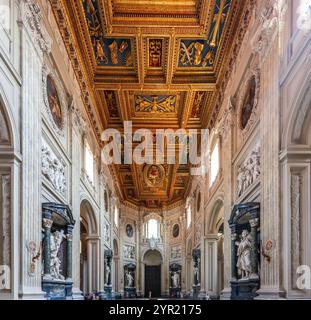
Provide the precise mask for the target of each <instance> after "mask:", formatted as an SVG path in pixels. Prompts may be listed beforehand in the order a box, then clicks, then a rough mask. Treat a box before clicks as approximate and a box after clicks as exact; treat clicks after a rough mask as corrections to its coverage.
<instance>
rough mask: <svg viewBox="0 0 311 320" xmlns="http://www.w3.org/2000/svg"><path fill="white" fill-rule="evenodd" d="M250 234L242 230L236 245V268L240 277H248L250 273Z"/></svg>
mask: <svg viewBox="0 0 311 320" xmlns="http://www.w3.org/2000/svg"><path fill="white" fill-rule="evenodd" d="M251 241H252V238H251V235H250V234H249V232H248V231H247V230H243V232H242V235H241V241H240V242H237V243H236V244H237V246H238V252H237V255H238V262H237V268H238V271H239V274H240V275H242V279H245V278H249V276H250V273H251Z"/></svg>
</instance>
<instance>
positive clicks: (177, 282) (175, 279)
mask: <svg viewBox="0 0 311 320" xmlns="http://www.w3.org/2000/svg"><path fill="white" fill-rule="evenodd" d="M172 281H173V288H179V287H180V278H179V273H178V272H176V271H175V272H174V273H173V275H172Z"/></svg>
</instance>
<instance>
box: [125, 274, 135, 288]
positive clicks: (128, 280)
mask: <svg viewBox="0 0 311 320" xmlns="http://www.w3.org/2000/svg"><path fill="white" fill-rule="evenodd" d="M125 278H126V287H128V288H132V287H133V285H134V277H133V275H132V273H131V272H130V271H126V273H125Z"/></svg>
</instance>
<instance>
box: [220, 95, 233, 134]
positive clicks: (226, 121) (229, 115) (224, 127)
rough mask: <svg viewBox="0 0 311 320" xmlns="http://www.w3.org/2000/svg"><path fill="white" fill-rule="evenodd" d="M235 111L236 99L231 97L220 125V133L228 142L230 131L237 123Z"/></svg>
mask: <svg viewBox="0 0 311 320" xmlns="http://www.w3.org/2000/svg"><path fill="white" fill-rule="evenodd" d="M235 110H236V99H235V98H234V97H231V96H230V97H229V101H228V103H227V104H226V107H225V110H224V112H223V114H222V116H221V117H220V121H219V124H218V128H219V129H218V132H219V134H220V136H221V137H222V139H223V140H226V139H227V137H228V134H229V132H230V129H231V128H232V127H233V126H234V123H235V117H234V116H235Z"/></svg>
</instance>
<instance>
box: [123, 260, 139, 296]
mask: <svg viewBox="0 0 311 320" xmlns="http://www.w3.org/2000/svg"><path fill="white" fill-rule="evenodd" d="M135 270H136V265H135V264H134V263H129V264H126V265H125V266H124V296H125V298H135V297H136V287H135Z"/></svg>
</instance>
